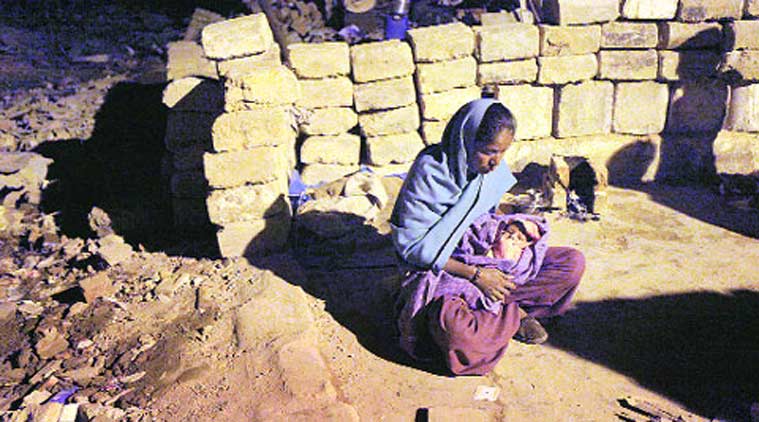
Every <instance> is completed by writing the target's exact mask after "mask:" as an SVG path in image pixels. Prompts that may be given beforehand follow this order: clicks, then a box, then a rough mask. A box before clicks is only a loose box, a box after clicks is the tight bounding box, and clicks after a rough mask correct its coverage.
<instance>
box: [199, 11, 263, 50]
mask: <svg viewBox="0 0 759 422" xmlns="http://www.w3.org/2000/svg"><path fill="white" fill-rule="evenodd" d="M273 42H274V36H273V35H272V33H271V28H269V22H268V20H267V19H266V15H264V14H263V13H256V14H253V15H248V16H242V17H239V18H234V19H229V20H226V21H222V22H216V23H212V24H210V25H208V26H206V27H205V28H203V31H202V33H201V44H202V45H203V51H205V54H206V57H208V58H211V59H215V60H225V59H232V58H236V57H245V56H251V55H254V54H258V53H263V52H264V51H266V50H268V49H269V48H270V47H271V45H272V43H273Z"/></svg>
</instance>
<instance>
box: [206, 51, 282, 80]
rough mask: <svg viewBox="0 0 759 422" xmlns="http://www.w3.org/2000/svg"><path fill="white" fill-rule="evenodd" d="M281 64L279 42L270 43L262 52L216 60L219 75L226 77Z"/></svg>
mask: <svg viewBox="0 0 759 422" xmlns="http://www.w3.org/2000/svg"><path fill="white" fill-rule="evenodd" d="M280 65H282V56H281V50H280V48H279V44H277V43H274V44H272V46H271V48H270V49H268V50H266V51H264V52H263V53H260V54H256V55H253V56H248V57H240V58H238V59H229V60H221V61H219V62H218V64H217V67H218V68H219V76H221V77H223V78H228V77H230V76H233V75H245V74H249V73H254V72H258V70H259V69H261V68H262V67H270V66H275V67H276V66H280Z"/></svg>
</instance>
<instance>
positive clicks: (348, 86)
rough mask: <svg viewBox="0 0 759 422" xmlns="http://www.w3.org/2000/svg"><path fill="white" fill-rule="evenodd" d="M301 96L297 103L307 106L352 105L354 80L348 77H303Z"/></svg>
mask: <svg viewBox="0 0 759 422" xmlns="http://www.w3.org/2000/svg"><path fill="white" fill-rule="evenodd" d="M300 88H301V94H302V95H301V97H300V99H298V101H297V102H296V104H297V105H298V106H300V107H306V108H323V107H351V106H352V105H353V82H351V80H350V79H349V78H346V77H337V78H325V79H303V80H301V81H300Z"/></svg>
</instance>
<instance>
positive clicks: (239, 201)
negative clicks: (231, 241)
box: [206, 181, 291, 225]
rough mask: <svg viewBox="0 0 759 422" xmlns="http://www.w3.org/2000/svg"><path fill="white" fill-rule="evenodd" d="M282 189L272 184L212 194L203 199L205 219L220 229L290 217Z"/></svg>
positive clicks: (285, 191)
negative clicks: (238, 224) (221, 226)
mask: <svg viewBox="0 0 759 422" xmlns="http://www.w3.org/2000/svg"><path fill="white" fill-rule="evenodd" d="M286 188H287V187H286V186H285V185H284V184H283V183H277V182H276V181H275V182H272V183H267V184H263V185H243V186H238V187H236V188H232V189H220V190H214V191H212V192H211V193H210V194H209V195H208V198H207V199H206V205H207V206H208V216H209V219H210V220H211V222H212V223H214V224H218V225H224V224H229V223H233V222H235V221H254V220H260V219H262V218H265V217H271V216H274V215H279V214H283V213H284V214H287V213H291V211H290V205H289V200H288V199H287V196H286V194H287V190H286Z"/></svg>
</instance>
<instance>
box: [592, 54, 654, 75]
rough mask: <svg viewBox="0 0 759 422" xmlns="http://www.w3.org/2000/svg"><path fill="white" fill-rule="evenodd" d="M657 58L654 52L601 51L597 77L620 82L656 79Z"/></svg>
mask: <svg viewBox="0 0 759 422" xmlns="http://www.w3.org/2000/svg"><path fill="white" fill-rule="evenodd" d="M658 70H659V56H658V55H657V54H656V50H654V49H650V50H601V51H600V52H599V53H598V77H599V78H600V79H612V80H620V81H640V80H648V79H651V80H652V79H656V75H657V71H658Z"/></svg>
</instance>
